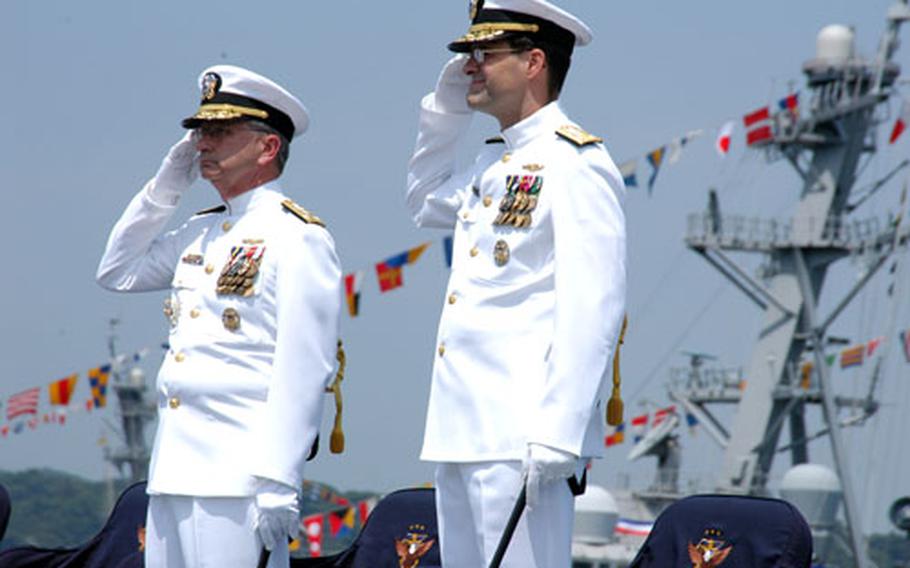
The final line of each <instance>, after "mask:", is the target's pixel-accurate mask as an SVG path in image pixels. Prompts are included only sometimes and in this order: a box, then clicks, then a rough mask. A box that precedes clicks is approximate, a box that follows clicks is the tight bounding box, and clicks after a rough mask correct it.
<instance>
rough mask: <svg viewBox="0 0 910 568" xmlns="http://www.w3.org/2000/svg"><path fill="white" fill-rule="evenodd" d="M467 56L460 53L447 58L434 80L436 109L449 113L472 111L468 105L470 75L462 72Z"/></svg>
mask: <svg viewBox="0 0 910 568" xmlns="http://www.w3.org/2000/svg"><path fill="white" fill-rule="evenodd" d="M467 61H468V56H467V55H465V54H463V53H461V54H458V55H456V56H455V57H453V58H452V59H449V61H448V62H447V63H446V64H445V66H444V67H443V68H442V72H441V73H440V74H439V79H438V80H437V81H436V90H435V91H434V93H435V95H436V110H438V111H439V112H444V113H450V114H468V113H470V112H473V111H472V109H471V108H470V107H469V106H468V101H467V97H468V87H470V86H471V76H470V75H468V74H466V73H465V72H464V66H465V63H467Z"/></svg>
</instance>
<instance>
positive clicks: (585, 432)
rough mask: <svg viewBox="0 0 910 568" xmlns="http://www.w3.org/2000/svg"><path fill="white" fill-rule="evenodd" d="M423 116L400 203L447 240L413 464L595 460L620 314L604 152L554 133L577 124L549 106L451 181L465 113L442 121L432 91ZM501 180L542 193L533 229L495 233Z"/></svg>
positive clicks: (618, 218) (619, 261) (616, 220)
mask: <svg viewBox="0 0 910 568" xmlns="http://www.w3.org/2000/svg"><path fill="white" fill-rule="evenodd" d="M421 107H422V108H421V115H420V125H419V130H418V137H417V145H416V149H415V152H414V155H413V157H412V158H411V162H410V164H409V171H408V191H407V203H408V206H409V208H410V211H411V214H412V216H413V218H414V221H415V222H416V223H417V225H418V226H421V227H439V228H448V229H452V228H454V231H455V236H454V249H453V255H452V258H453V261H452V273H451V276H450V279H449V285H448V290H447V293H446V301H445V303H444V306H443V312H442V317H441V320H440V324H439V331H438V346H437V353H436V354H435V362H434V366H433V382H432V387H431V393H430V402H429V409H428V414H427V423H426V432H425V436H424V445H423V451H422V454H421V458H422V459H424V460H428V461H438V462H472V461H487V460H491V461H495V460H521V459H522V458H523V457H524V456H525V454H526V452H527V444H528V443H530V442H534V443H538V444H546V445H548V446H551V447H554V448H558V449H561V450H565V451H568V452H571V453H573V454H575V455H579V456H582V457H593V456H599V455H601V454H602V450H603V446H604V442H603V436H604V427H603V424H604V420H605V419H604V410H605V404H604V396H603V395H604V392H603V391H604V377H605V376H608V371H609V370H610V369H611V368H612V366H611V362H612V354H613V349H614V347H615V344H616V341H617V338H618V335H619V328H620V324H621V322H622V319H623V313H624V306H625V290H626V269H625V262H626V238H625V217H624V213H623V209H622V202H623V199H624V195H625V187H624V185H623V182H622V176H621V175H620V173H619V171H618V170H617V168H616V166H615V165H614V163H613V161H612V160H611V158H610V156H609V154H608V153H607V151H606V150H605V149H604V147H603V145H602V144H600V143H591V144H583V145H580V144H576V143H573V142H570V141H569V140H567V139H565V138H563V137H562V136H560V135H558V134H557V130H559V129H560V128H562V127H565V126H567V125H573V123H572V122H571V121H570V120H569V119H568V118H567V117H566V115H565V114H564V113H563V111H562V110H561V109H560V108H559V106H558V104H557V103H555V102H554V103H551V104H549V105H547V106H545V107H544V108H542V109H540V110H539V111H537V112H536V113H534V114H533V115H532V116H530V117H528V118H526V119H525V120H523V121H521V122H519V123H518V124H515V125H513V126H512V127H510V128H508V129H506V130H505V131H503V132H502V140H501V141H493V142H491V143H488V144H487V145H486V147H485V148H484V149H483V151H481V153H480V155H479V156H478V157H477V158H476V160H475V162H474V164H473V167H471V168H470V169H469V170H468V171H467V172H464V173H460V174H456V173H455V171H454V169H455V158H456V142H457V140H458V138H459V137H460V135H461V134H462V133H463V132H464V131H465V130H466V128H467V126H468V123H469V121H470V115H469V114H445V113H441V112H438V111H437V110H436V106H435V99H434V95H433V94H432V93H431V94H430V95H427V96H426V97H425V98H424V100H423V101H422V103H421ZM575 128H577V127H575ZM509 176H531V177H530V178H526V179H527V180H528V181H530V182H531V183H540V184H541V185H540V186H539V193H538V194H537V195H538V203H537V205H536V208H535V209H534V210H533V211H532V212H531V217H532V221H531V223H530V225H529V226H526V227H522V228H516V227H514V226H511V225H502V224H498V225H497V224H494V220H495V219H496V217H497V216H498V215H499V213H500V211H499V205H500V203H501V201H502V199H503V197H504V195H505V194H506V192H507V185H508V184H510V183H512V184H514V183H515V178H510V177H509Z"/></svg>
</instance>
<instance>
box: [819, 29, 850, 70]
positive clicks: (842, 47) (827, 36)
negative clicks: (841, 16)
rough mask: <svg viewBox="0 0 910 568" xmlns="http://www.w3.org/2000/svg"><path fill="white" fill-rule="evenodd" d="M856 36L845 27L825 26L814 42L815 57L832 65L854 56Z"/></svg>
mask: <svg viewBox="0 0 910 568" xmlns="http://www.w3.org/2000/svg"><path fill="white" fill-rule="evenodd" d="M855 40H856V34H855V33H854V32H853V30H852V29H851V28H849V27H847V26H843V25H840V24H833V25H830V26H825V27H824V28H822V30H821V31H820V32H818V37H817V39H816V41H815V51H816V57H818V59H824V60H826V61H829V62H832V63H838V62H843V61H846V60H848V59H852V58H853V56H854V44H855Z"/></svg>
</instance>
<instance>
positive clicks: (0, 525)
mask: <svg viewBox="0 0 910 568" xmlns="http://www.w3.org/2000/svg"><path fill="white" fill-rule="evenodd" d="M11 512H12V507H11V506H10V501H9V491H7V490H6V487H4V486H3V484H0V540H3V535H5V534H6V527H7V526H8V525H9V516H10V513H11Z"/></svg>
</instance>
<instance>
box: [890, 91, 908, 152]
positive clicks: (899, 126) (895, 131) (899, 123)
mask: <svg viewBox="0 0 910 568" xmlns="http://www.w3.org/2000/svg"><path fill="white" fill-rule="evenodd" d="M907 123H910V101H904V104H903V106H901V114H900V116H898V117H897V120H896V121H894V128H892V129H891V136H890V137H889V138H888V144H894V143H895V142H897V139H898V138H900V137H901V134H903V133H904V129H906V128H907Z"/></svg>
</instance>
